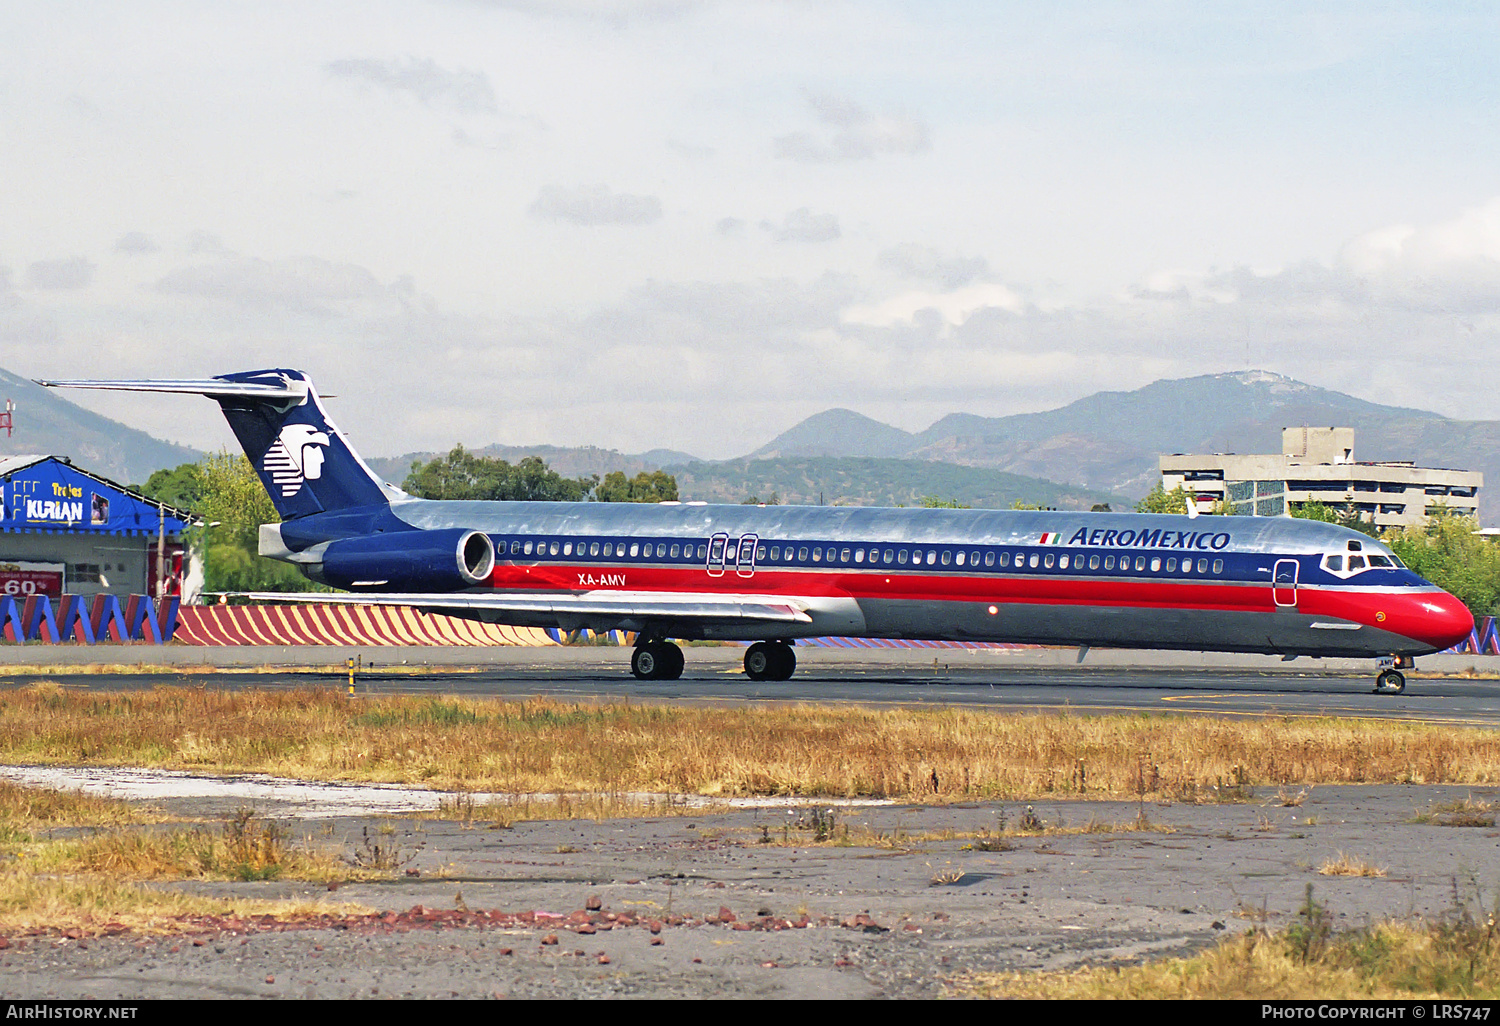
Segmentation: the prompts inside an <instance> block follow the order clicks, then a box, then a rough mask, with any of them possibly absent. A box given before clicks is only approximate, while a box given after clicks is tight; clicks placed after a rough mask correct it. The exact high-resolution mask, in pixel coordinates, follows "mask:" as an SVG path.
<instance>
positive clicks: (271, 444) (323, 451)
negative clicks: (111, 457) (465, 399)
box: [38, 369, 403, 520]
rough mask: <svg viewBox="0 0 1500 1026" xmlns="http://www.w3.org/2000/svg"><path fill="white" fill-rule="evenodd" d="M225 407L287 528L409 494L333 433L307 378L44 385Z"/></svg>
mask: <svg viewBox="0 0 1500 1026" xmlns="http://www.w3.org/2000/svg"><path fill="white" fill-rule="evenodd" d="M38 384H42V385H59V386H67V387H72V388H107V389H118V390H124V391H132V392H181V393H187V394H196V395H206V396H208V397H209V398H211V399H215V400H217V401H218V403H219V406H220V407H221V408H222V409H223V410H224V416H225V418H226V419H227V420H228V421H229V426H230V427H231V428H233V429H234V434H235V437H236V438H238V439H239V440H240V446H241V447H242V448H243V449H244V450H245V455H246V456H247V457H249V459H250V463H251V465H252V466H254V467H255V471H256V473H258V474H259V475H260V480H261V483H262V484H263V485H265V487H266V491H267V492H269V493H270V496H271V502H272V503H273V504H274V505H275V506H276V512H277V513H280V514H281V517H282V519H283V520H295V519H297V518H298V517H306V516H312V515H313V514H314V513H324V512H330V511H333V510H340V509H351V508H354V507H358V506H374V505H384V504H386V503H388V502H390V501H391V500H392V499H395V498H400V497H401V496H402V495H403V493H402V492H401V490H400V489H398V488H394V487H392V486H391V485H389V484H386V483H385V482H384V481H382V480H381V479H380V478H379V477H378V476H377V475H376V474H375V472H374V471H373V470H371V469H370V468H369V467H368V466H367V465H366V464H365V461H364V460H362V459H360V458H359V455H358V454H357V453H355V451H354V450H353V449H351V448H350V447H349V443H348V442H346V441H345V440H344V436H343V433H342V432H340V431H339V429H338V428H336V427H334V425H333V421H331V420H329V419H328V413H327V412H326V411H325V410H324V409H323V403H322V402H321V401H320V400H319V399H318V390H317V389H316V388H314V387H313V383H312V380H311V379H310V378H309V377H308V376H307V375H306V374H304V373H303V372H302V371H296V370H284V369H273V370H259V371H244V372H241V373H239V374H224V375H221V376H219V377H217V378H209V379H206V380H199V381H39V382H38Z"/></svg>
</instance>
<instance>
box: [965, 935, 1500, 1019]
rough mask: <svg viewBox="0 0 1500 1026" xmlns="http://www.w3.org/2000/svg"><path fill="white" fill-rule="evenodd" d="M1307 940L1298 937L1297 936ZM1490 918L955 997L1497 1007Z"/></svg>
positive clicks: (1224, 945)
mask: <svg viewBox="0 0 1500 1026" xmlns="http://www.w3.org/2000/svg"><path fill="white" fill-rule="evenodd" d="M1304 932H1305V931H1304ZM1495 934H1496V929H1495V924H1494V920H1493V918H1490V919H1488V920H1487V921H1485V922H1474V921H1471V920H1464V921H1461V922H1458V923H1456V924H1434V925H1425V926H1412V925H1408V924H1383V925H1380V926H1376V927H1373V928H1371V929H1368V930H1362V931H1358V932H1355V933H1350V934H1345V935H1341V936H1337V937H1332V938H1329V939H1327V940H1326V942H1325V943H1322V944H1321V945H1319V946H1318V947H1317V948H1316V950H1310V949H1309V947H1308V945H1307V944H1306V938H1305V937H1304V936H1302V935H1299V933H1298V931H1297V930H1296V929H1293V930H1288V931H1286V932H1284V933H1281V934H1277V935H1269V934H1267V933H1265V932H1262V931H1260V930H1251V931H1249V932H1247V933H1244V934H1241V935H1239V936H1235V937H1229V938H1226V939H1225V940H1223V941H1221V942H1220V943H1219V944H1217V945H1216V946H1214V947H1213V948H1211V949H1210V950H1208V951H1205V952H1203V953H1202V954H1199V955H1195V956H1193V957H1191V958H1174V959H1168V960H1164V961H1161V962H1154V963H1150V964H1147V965H1132V966H1119V967H1115V966H1107V967H1087V968H1083V969H1077V970H1073V971H1069V972H1025V973H976V974H974V975H971V976H967V977H964V978H962V979H959V980H955V981H953V983H952V984H951V989H952V991H953V993H954V994H955V995H956V996H963V997H985V998H999V997H1005V998H1071V999H1080V998H1083V999H1099V998H1169V999H1170V998H1179V999H1180V998H1201V999H1214V1000H1247V999H1295V998H1315V999H1322V1000H1359V999H1371V998H1387V999H1391V998H1394V999H1414V998H1440V999H1448V1000H1452V999H1455V998H1488V999H1491V1000H1493V999H1495V998H1497V997H1500V938H1497V937H1496V935H1495Z"/></svg>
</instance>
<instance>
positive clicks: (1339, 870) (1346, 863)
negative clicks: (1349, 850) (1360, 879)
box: [1318, 852, 1385, 877]
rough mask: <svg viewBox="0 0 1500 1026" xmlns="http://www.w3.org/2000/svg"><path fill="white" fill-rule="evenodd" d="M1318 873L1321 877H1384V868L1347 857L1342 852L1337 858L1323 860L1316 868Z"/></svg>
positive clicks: (1350, 856)
mask: <svg viewBox="0 0 1500 1026" xmlns="http://www.w3.org/2000/svg"><path fill="white" fill-rule="evenodd" d="M1318 872H1319V873H1320V874H1321V875H1323V876H1366V877H1383V876H1385V868H1384V867H1383V866H1377V865H1375V864H1373V863H1370V862H1366V861H1365V860H1364V859H1361V858H1356V857H1354V856H1353V855H1347V854H1345V853H1344V852H1339V853H1338V858H1333V859H1327V860H1325V861H1324V862H1323V864H1322V865H1321V866H1319V867H1318Z"/></svg>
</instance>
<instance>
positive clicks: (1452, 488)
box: [1159, 427, 1484, 528]
mask: <svg viewBox="0 0 1500 1026" xmlns="http://www.w3.org/2000/svg"><path fill="white" fill-rule="evenodd" d="M1159 466H1160V468H1161V483H1162V488H1164V489H1165V490H1166V491H1169V492H1170V491H1172V490H1173V489H1174V488H1182V489H1183V490H1184V491H1186V492H1188V493H1189V494H1190V495H1191V496H1193V498H1194V501H1196V503H1197V505H1198V509H1199V510H1200V511H1201V512H1209V511H1210V510H1212V509H1213V508H1214V506H1215V504H1216V503H1221V502H1223V503H1227V504H1228V505H1229V506H1230V508H1231V509H1232V510H1233V511H1234V512H1235V513H1239V514H1247V515H1250V516H1262V517H1270V516H1281V515H1284V514H1285V513H1286V512H1287V504H1288V503H1300V502H1321V503H1324V504H1326V505H1329V506H1337V507H1340V508H1345V507H1349V506H1352V507H1353V508H1354V509H1355V510H1357V511H1359V513H1360V515H1361V516H1362V517H1364V519H1366V520H1368V521H1372V522H1373V523H1374V524H1375V526H1377V527H1381V528H1386V527H1397V528H1399V527H1408V526H1419V525H1422V524H1424V523H1426V521H1427V518H1428V517H1430V516H1432V514H1433V513H1435V512H1437V511H1438V510H1440V509H1446V510H1447V511H1449V512H1452V513H1456V514H1461V515H1463V516H1478V514H1479V489H1480V488H1481V487H1482V486H1483V484H1484V475H1483V474H1481V473H1479V472H1478V471H1472V470H1443V469H1438V468H1435V467H1419V466H1417V465H1416V464H1414V463H1406V462H1393V463H1360V462H1357V461H1356V460H1355V459H1354V429H1353V428H1346V427H1343V428H1341V427H1326V428H1325V427H1295V428H1285V429H1283V430H1282V432H1281V453H1280V455H1275V454H1269V453H1268V454H1265V455H1250V456H1242V455H1238V454H1236V453H1214V454H1212V455H1202V456H1200V455H1183V454H1182V453H1175V454H1173V455H1171V456H1162V457H1161V458H1160V462H1159Z"/></svg>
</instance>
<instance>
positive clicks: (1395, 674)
mask: <svg viewBox="0 0 1500 1026" xmlns="http://www.w3.org/2000/svg"><path fill="white" fill-rule="evenodd" d="M1416 665H1417V661H1416V660H1415V659H1413V658H1412V657H1411V656H1391V657H1390V658H1389V659H1382V660H1380V666H1381V670H1380V673H1379V674H1378V675H1377V676H1376V677H1375V694H1377V695H1399V694H1401V692H1403V691H1405V690H1406V677H1405V676H1404V675H1403V674H1402V673H1401V671H1402V670H1410V669H1413V668H1415V667H1416Z"/></svg>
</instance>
